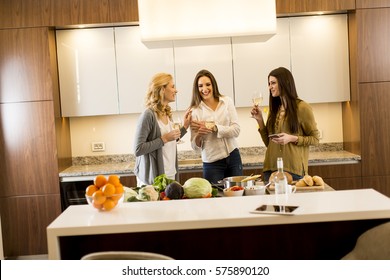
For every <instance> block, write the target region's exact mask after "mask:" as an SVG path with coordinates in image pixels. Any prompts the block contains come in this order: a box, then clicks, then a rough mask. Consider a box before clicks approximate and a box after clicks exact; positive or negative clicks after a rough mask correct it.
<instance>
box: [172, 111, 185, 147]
mask: <svg viewBox="0 0 390 280" xmlns="http://www.w3.org/2000/svg"><path fill="white" fill-rule="evenodd" d="M182 126H183V121H182V120H181V118H180V117H177V118H176V119H175V121H174V122H173V129H178V130H180V128H181V127H182ZM176 142H177V144H182V143H184V141H183V140H181V139H180V138H178V139H177V140H176Z"/></svg>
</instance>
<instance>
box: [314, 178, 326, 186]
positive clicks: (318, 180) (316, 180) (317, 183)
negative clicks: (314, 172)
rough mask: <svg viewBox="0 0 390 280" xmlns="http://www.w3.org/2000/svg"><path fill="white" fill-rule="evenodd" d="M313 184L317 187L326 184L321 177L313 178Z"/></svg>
mask: <svg viewBox="0 0 390 280" xmlns="http://www.w3.org/2000/svg"><path fill="white" fill-rule="evenodd" d="M313 182H314V185H315V186H324V185H325V182H324V180H323V179H322V178H321V177H320V176H313Z"/></svg>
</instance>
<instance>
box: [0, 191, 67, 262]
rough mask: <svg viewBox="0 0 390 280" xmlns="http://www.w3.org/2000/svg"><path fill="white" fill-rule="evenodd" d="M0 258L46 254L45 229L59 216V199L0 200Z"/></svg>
mask: <svg viewBox="0 0 390 280" xmlns="http://www.w3.org/2000/svg"><path fill="white" fill-rule="evenodd" d="M0 211H1V212H0V213H1V223H2V230H3V247H4V256H6V257H12V256H21V255H37V254H47V235H46V227H47V226H48V225H49V224H50V223H51V222H52V221H54V219H55V218H56V217H57V216H58V215H59V214H60V213H61V206H60V196H59V195H46V196H31V197H8V198H0Z"/></svg>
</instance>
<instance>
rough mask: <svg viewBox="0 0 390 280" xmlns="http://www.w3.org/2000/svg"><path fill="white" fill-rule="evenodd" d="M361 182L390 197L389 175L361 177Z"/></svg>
mask: <svg viewBox="0 0 390 280" xmlns="http://www.w3.org/2000/svg"><path fill="white" fill-rule="evenodd" d="M362 184H363V186H364V187H365V188H373V189H375V190H377V191H378V192H380V193H382V194H384V195H386V196H388V197H390V176H371V177H363V178H362Z"/></svg>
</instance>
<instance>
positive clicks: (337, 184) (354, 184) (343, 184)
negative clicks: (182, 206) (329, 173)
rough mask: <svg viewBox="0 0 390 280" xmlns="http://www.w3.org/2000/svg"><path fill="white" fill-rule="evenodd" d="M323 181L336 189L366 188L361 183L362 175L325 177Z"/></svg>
mask: <svg viewBox="0 0 390 280" xmlns="http://www.w3.org/2000/svg"><path fill="white" fill-rule="evenodd" d="M325 183H326V184H328V185H329V186H331V187H332V188H333V189H335V190H336V191H340V190H355V189H364V188H366V187H365V186H364V185H363V183H362V177H345V178H327V179H325Z"/></svg>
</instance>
